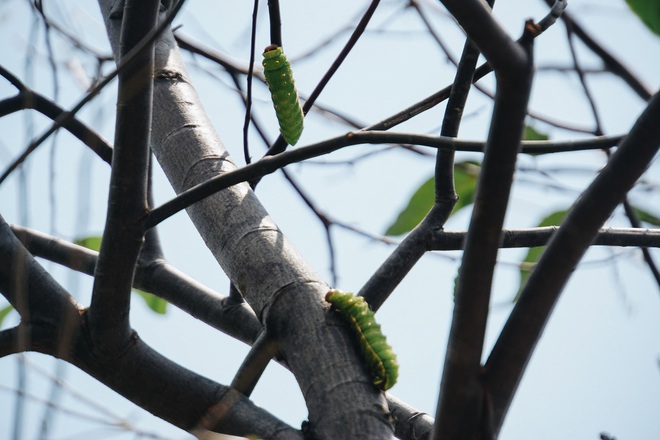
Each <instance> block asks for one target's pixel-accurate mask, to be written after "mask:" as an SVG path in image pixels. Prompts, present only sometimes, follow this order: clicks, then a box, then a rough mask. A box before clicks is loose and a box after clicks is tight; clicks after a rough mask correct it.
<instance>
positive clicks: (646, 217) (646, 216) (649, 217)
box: [632, 206, 660, 226]
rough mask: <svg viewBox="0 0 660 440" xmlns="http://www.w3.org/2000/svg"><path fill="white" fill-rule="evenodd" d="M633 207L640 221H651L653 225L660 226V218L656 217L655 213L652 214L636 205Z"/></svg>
mask: <svg viewBox="0 0 660 440" xmlns="http://www.w3.org/2000/svg"><path fill="white" fill-rule="evenodd" d="M632 209H633V211H634V212H635V215H637V218H638V219H639V221H641V222H644V223H649V224H651V225H653V226H660V218H658V217H656V216H655V215H653V214H651V213H650V212H648V211H644V210H643V209H639V208H637V207H636V206H633V207H632Z"/></svg>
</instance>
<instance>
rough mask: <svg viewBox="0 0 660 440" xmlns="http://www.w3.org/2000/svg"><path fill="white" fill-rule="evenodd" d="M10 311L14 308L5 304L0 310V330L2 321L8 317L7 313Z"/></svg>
mask: <svg viewBox="0 0 660 440" xmlns="http://www.w3.org/2000/svg"><path fill="white" fill-rule="evenodd" d="M12 310H14V308H13V307H12V305H11V304H7V305H6V306H5V307H3V308H2V309H0V328H2V321H4V320H5V318H6V317H7V315H9V313H11V311H12Z"/></svg>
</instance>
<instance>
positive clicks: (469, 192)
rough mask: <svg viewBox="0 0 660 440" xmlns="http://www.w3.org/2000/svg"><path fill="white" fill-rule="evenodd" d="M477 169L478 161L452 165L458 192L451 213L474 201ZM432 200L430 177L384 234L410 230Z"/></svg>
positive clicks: (432, 182) (430, 206) (429, 207)
mask: <svg viewBox="0 0 660 440" xmlns="http://www.w3.org/2000/svg"><path fill="white" fill-rule="evenodd" d="M479 170H480V166H479V163H478V162H470V161H466V162H457V163H456V164H455V165H454V185H455V187H456V194H458V202H457V203H456V205H455V206H454V210H453V211H452V214H455V213H456V212H457V211H458V210H459V209H461V208H463V207H465V206H468V205H470V204H472V203H473V202H474V192H475V189H476V186H477V176H478V174H479ZM434 201H435V179H434V178H433V177H431V178H430V179H428V180H426V181H425V182H424V183H422V185H421V186H420V187H419V188H418V189H417V191H415V193H414V194H413V195H412V197H411V198H410V201H409V202H408V206H406V207H405V208H404V209H403V210H402V211H401V212H400V213H399V216H398V217H397V219H396V220H395V221H394V223H392V224H391V225H390V226H389V227H388V228H387V230H386V231H385V235H402V234H405V233H407V232H410V231H412V230H413V228H414V227H415V226H417V225H418V224H419V222H421V221H422V220H423V219H424V216H425V215H426V214H427V213H428V212H429V211H430V210H431V208H432V207H433V202H434Z"/></svg>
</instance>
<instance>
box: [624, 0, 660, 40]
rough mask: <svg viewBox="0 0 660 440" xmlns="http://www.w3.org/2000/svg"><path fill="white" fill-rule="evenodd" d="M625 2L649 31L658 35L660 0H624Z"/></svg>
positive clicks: (659, 33)
mask: <svg viewBox="0 0 660 440" xmlns="http://www.w3.org/2000/svg"><path fill="white" fill-rule="evenodd" d="M626 3H628V6H630V9H632V11H633V12H634V13H635V14H637V16H638V17H639V18H640V20H642V22H643V23H644V24H645V25H646V27H648V28H649V29H650V30H651V32H653V33H654V34H656V35H660V0H626Z"/></svg>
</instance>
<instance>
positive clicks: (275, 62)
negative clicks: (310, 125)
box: [263, 45, 303, 145]
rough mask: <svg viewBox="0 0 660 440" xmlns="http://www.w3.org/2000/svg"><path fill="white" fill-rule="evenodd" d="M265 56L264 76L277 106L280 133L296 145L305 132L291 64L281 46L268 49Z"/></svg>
mask: <svg viewBox="0 0 660 440" xmlns="http://www.w3.org/2000/svg"><path fill="white" fill-rule="evenodd" d="M263 55H264V60H263V66H264V76H265V77H266V82H267V83H268V89H269V90H270V94H271V97H272V99H273V105H274V106H275V115H276V116H277V121H278V122H279V124H280V133H282V137H283V138H284V140H285V141H287V143H288V144H289V145H295V144H296V142H298V139H300V135H301V134H302V131H303V112H302V108H300V101H299V100H298V92H297V91H296V85H295V83H294V81H293V72H292V71H291V64H290V63H289V60H287V59H286V55H284V52H282V48H281V47H279V46H275V45H270V46H268V47H266V49H265V50H264V54H263Z"/></svg>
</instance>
